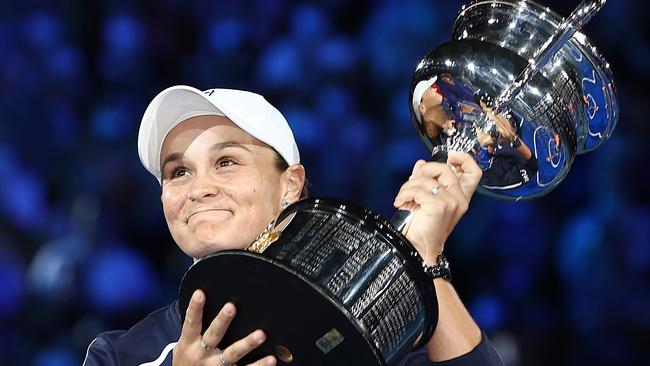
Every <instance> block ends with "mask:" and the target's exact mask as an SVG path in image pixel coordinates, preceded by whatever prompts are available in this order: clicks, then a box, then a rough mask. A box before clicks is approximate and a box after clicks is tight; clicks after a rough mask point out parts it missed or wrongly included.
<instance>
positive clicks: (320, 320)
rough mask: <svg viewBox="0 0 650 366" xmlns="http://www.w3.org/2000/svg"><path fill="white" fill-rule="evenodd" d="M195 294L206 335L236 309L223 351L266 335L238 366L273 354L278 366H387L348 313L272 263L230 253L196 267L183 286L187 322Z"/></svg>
mask: <svg viewBox="0 0 650 366" xmlns="http://www.w3.org/2000/svg"><path fill="white" fill-rule="evenodd" d="M196 289H201V290H203V291H204V293H205V295H206V302H205V306H204V309H203V328H202V332H204V331H205V330H206V329H207V328H208V326H209V325H210V323H211V322H212V320H213V319H214V317H215V316H216V315H217V313H218V312H219V311H220V310H221V308H222V307H223V305H224V304H225V303H226V302H228V301H230V302H232V303H234V304H235V306H236V307H237V315H236V316H235V318H234V319H233V321H232V323H231V325H230V327H229V328H228V331H227V332H226V335H225V337H224V338H223V340H222V341H221V343H220V344H219V346H220V347H226V346H228V345H230V344H232V343H233V342H235V341H237V340H239V339H242V338H244V337H245V336H247V335H248V334H249V333H251V332H252V331H254V330H255V329H262V330H264V332H265V333H266V335H267V340H266V342H264V343H263V344H262V345H261V346H260V347H258V348H256V349H255V350H253V351H252V352H251V353H249V354H248V355H246V356H245V357H243V358H242V359H241V360H238V361H237V363H238V364H241V365H244V364H248V363H252V362H255V361H256V360H258V359H260V358H263V357H265V356H267V355H271V354H272V355H275V357H276V359H277V360H278V365H283V364H287V365H296V366H299V365H310V366H317V365H382V366H385V365H386V362H385V361H384V360H383V358H382V356H381V355H380V354H378V352H377V351H376V348H375V347H373V345H371V344H370V343H369V341H368V340H369V339H371V338H370V337H369V336H368V335H367V334H364V333H365V332H364V330H363V329H362V328H361V327H360V325H359V324H357V323H356V320H354V318H353V316H351V315H350V314H349V312H348V311H347V310H346V309H345V308H342V307H341V306H339V305H337V304H336V303H335V302H333V301H331V300H330V298H329V297H328V294H326V293H324V291H323V290H322V289H319V288H317V287H315V286H313V285H311V284H310V283H309V281H308V280H306V279H305V278H304V277H303V276H302V275H300V274H299V273H297V272H296V271H295V270H294V269H292V268H289V267H287V266H286V265H283V264H282V263H279V262H276V261H274V260H273V259H270V258H266V257H264V256H262V255H259V254H255V253H250V252H245V251H233V250H231V251H223V252H219V253H217V254H215V255H213V256H211V257H208V258H205V259H203V260H201V261H199V262H197V263H196V264H195V265H194V266H192V268H191V269H190V270H189V271H188V272H187V273H186V274H185V277H184V278H183V281H182V283H181V288H180V296H179V297H180V303H179V306H180V310H181V319H182V320H183V321H184V320H185V309H187V305H188V304H189V300H190V298H191V296H192V293H193V292H194V291H195V290H196Z"/></svg>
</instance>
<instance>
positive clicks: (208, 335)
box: [203, 302, 237, 347]
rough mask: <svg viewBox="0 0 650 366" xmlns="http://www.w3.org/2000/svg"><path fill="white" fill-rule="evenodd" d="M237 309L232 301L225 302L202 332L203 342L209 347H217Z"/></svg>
mask: <svg viewBox="0 0 650 366" xmlns="http://www.w3.org/2000/svg"><path fill="white" fill-rule="evenodd" d="M236 311H237V309H236V308H235V305H234V304H233V303H230V302H228V303H226V304H225V305H224V306H223V308H221V310H220V311H219V313H218V314H217V316H215V317H214V319H212V322H211V323H210V326H209V327H208V329H206V331H205V333H204V334H203V342H204V343H205V344H207V345H208V346H210V347H217V346H218V345H219V342H221V340H222V339H223V336H224V334H226V330H228V327H229V326H230V322H231V321H232V320H233V318H234V317H235V313H236Z"/></svg>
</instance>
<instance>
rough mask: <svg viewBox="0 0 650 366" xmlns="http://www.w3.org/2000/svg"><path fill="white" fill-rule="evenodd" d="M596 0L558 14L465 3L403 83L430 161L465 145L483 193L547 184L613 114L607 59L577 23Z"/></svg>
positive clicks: (518, 193)
mask: <svg viewBox="0 0 650 366" xmlns="http://www.w3.org/2000/svg"><path fill="white" fill-rule="evenodd" d="M604 4H605V0H584V1H583V2H582V3H581V4H580V5H579V6H578V7H577V8H576V9H575V10H574V11H573V12H572V13H571V15H570V16H569V17H568V18H566V19H563V18H562V17H560V16H559V15H558V14H557V13H555V12H553V11H552V10H551V9H549V8H547V7H543V6H540V5H538V4H536V3H534V2H531V1H513V0H498V1H496V0H490V1H485V0H483V1H481V0H477V1H472V2H471V3H469V4H468V5H465V6H463V7H462V9H461V11H460V14H459V15H458V18H457V19H456V22H455V24H454V28H453V33H452V41H450V42H449V43H446V44H443V45H441V46H438V47H436V48H435V49H433V50H432V51H431V52H429V53H428V54H427V55H426V56H425V57H424V58H423V59H422V61H420V63H419V64H418V65H417V68H416V70H415V73H414V75H413V82H412V85H411V94H410V100H409V101H410V108H411V115H412V120H413V122H414V124H415V127H416V129H417V131H418V133H419V134H420V137H421V139H422V141H423V142H424V144H425V146H426V148H427V149H428V150H429V152H430V153H431V156H432V158H433V160H439V161H443V160H445V158H446V153H447V152H448V151H463V152H469V153H470V154H472V155H473V156H474V157H475V159H476V161H477V162H478V163H479V165H480V166H481V168H482V169H483V178H482V180H481V183H480V187H479V191H480V192H482V193H486V194H488V195H491V196H496V197H499V198H504V199H509V200H522V199H532V198H536V197H539V196H542V195H544V194H547V193H548V192H550V191H551V190H553V189H554V188H555V187H556V186H557V185H558V184H559V183H560V182H561V181H562V180H563V179H564V178H565V177H566V175H567V173H568V171H569V169H570V167H571V164H572V163H573V159H574V157H575V155H577V154H583V153H586V152H589V151H592V150H594V149H595V148H597V147H599V146H600V145H601V144H602V143H603V142H604V141H605V140H607V139H608V138H609V137H610V136H611V134H612V132H613V130H614V127H615V126H616V121H617V119H618V102H617V96H616V88H615V86H614V81H613V77H612V72H611V70H610V67H609V64H608V63H607V62H606V61H605V59H604V58H603V57H602V56H601V54H600V53H599V52H598V50H597V49H596V47H595V46H594V45H593V44H592V43H591V42H590V41H589V39H588V38H587V37H586V36H585V35H584V34H583V33H580V32H579V30H580V29H581V27H582V26H583V25H584V24H585V23H587V22H588V21H589V20H590V19H591V17H592V16H593V15H594V14H595V13H596V12H597V11H598V10H600V8H601V7H602V6H603V5H604Z"/></svg>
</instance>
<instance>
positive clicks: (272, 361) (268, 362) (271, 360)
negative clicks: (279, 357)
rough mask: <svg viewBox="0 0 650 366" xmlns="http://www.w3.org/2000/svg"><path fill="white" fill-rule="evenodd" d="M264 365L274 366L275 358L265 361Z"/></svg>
mask: <svg viewBox="0 0 650 366" xmlns="http://www.w3.org/2000/svg"><path fill="white" fill-rule="evenodd" d="M266 364H267V365H268V366H273V365H275V357H271V358H269V359H268V360H266Z"/></svg>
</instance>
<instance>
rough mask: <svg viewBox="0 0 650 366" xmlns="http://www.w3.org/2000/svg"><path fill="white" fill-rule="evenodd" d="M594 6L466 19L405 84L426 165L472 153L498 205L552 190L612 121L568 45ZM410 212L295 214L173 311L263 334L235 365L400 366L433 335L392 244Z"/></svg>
mask: <svg viewBox="0 0 650 366" xmlns="http://www.w3.org/2000/svg"><path fill="white" fill-rule="evenodd" d="M603 4H604V1H600V2H596V1H584V2H583V3H582V4H581V5H580V7H579V8H578V9H577V10H576V11H574V12H573V13H572V15H571V16H570V17H569V18H568V19H566V20H562V19H561V18H560V17H559V16H557V15H556V14H555V13H553V12H552V11H550V10H549V9H548V8H542V7H540V6H539V5H536V4H534V3H532V2H528V1H520V2H514V1H504V0H498V1H497V0H492V1H475V2H473V3H471V4H470V5H468V6H465V7H463V10H462V11H461V13H460V15H459V17H458V19H457V20H456V24H455V26H454V33H453V34H454V40H453V41H451V42H449V43H447V44H445V45H442V46H440V47H437V48H436V49H434V50H433V51H431V52H430V53H429V54H427V55H426V57H425V58H424V59H423V60H422V61H421V62H420V64H419V65H418V67H417V69H416V71H415V75H414V78H413V85H412V92H411V96H410V98H411V99H410V105H411V111H412V116H413V121H414V123H415V126H416V127H417V130H418V131H419V133H420V136H421V137H422V140H423V141H424V143H425V145H426V147H427V148H428V149H429V151H430V152H431V154H432V158H433V159H434V160H443V159H444V157H445V155H446V154H447V152H449V151H465V152H470V153H472V154H473V155H474V156H475V157H476V160H477V161H478V162H479V164H480V165H481V166H482V167H483V169H484V175H483V181H482V182H481V190H482V191H484V192H486V193H489V194H491V195H495V196H498V197H504V198H509V199H525V198H533V197H537V196H541V195H543V194H545V193H547V192H549V191H550V190H551V189H553V188H554V187H555V186H557V184H558V183H559V182H560V181H561V180H562V179H563V178H564V177H565V176H566V174H567V172H568V170H569V168H570V166H571V163H572V161H573V157H574V156H575V154H577V153H584V152H587V151H591V150H593V149H595V148H596V147H598V146H599V145H600V144H601V143H602V142H603V141H604V140H606V139H607V138H608V137H609V136H610V135H611V133H612V130H613V129H614V126H615V123H616V119H617V116H618V107H617V101H616V95H615V89H614V85H613V82H612V75H611V73H610V71H609V66H608V65H607V63H606V62H605V61H604V60H603V59H602V58H601V57H600V56H599V54H598V52H597V51H596V49H595V48H594V47H593V46H592V45H591V44H590V43H589V41H588V40H587V39H586V37H585V36H584V35H582V34H580V33H576V32H577V30H578V29H579V28H580V27H581V26H582V25H583V24H584V23H586V22H587V21H588V20H589V19H590V18H591V16H592V15H593V14H594V13H595V12H596V11H598V10H599V9H600V7H601V6H602V5H603ZM411 212H412V211H408V210H398V211H397V213H396V214H395V216H394V217H393V219H392V220H391V221H390V223H389V222H388V221H386V220H384V219H382V218H381V217H380V216H379V215H377V214H376V213H373V212H371V211H370V210H367V209H364V208H362V207H358V206H355V205H353V204H351V203H349V202H344V201H339V200H332V199H316V198H311V199H305V200H301V201H298V202H295V203H293V204H292V205H290V206H289V207H287V208H285V209H284V210H283V211H282V212H281V213H280V215H279V217H278V218H277V219H276V220H275V221H274V222H273V223H271V224H270V225H269V227H268V228H267V230H265V231H264V232H263V233H262V234H260V236H259V237H258V238H257V240H256V241H255V242H254V243H253V244H252V245H251V246H250V247H249V248H247V250H246V251H242V250H227V251H221V252H218V253H215V254H214V255H212V256H209V257H206V258H204V259H201V260H200V261H198V262H196V263H195V264H194V265H193V266H192V267H191V268H190V269H189V270H188V271H187V273H186V274H185V276H184V278H183V281H182V284H181V288H180V290H179V298H180V307H181V308H182V309H184V308H186V307H187V305H188V304H189V301H190V298H191V295H192V293H193V291H194V290H195V289H197V288H200V289H203V291H204V292H205V293H206V305H205V307H204V315H203V324H202V327H203V329H204V330H205V329H207V327H208V326H209V324H210V322H211V320H212V319H213V318H214V316H216V312H217V311H218V309H219V308H220V307H221V305H222V304H223V303H224V302H226V301H233V302H234V303H235V304H236V305H237V309H238V310H239V314H238V315H237V318H235V319H234V320H233V322H232V324H231V325H230V327H229V329H228V332H227V333H226V335H225V336H224V339H223V342H224V343H226V344H229V343H231V342H234V341H235V340H237V339H241V338H243V337H244V336H245V335H246V334H249V333H250V332H251V331H252V330H254V329H257V328H260V327H261V328H263V329H264V330H265V331H266V332H267V336H268V338H267V341H266V342H265V343H264V345H262V346H260V347H259V348H256V349H255V350H253V351H252V352H251V353H249V354H248V355H247V356H245V357H244V358H242V359H241V360H240V361H241V363H247V362H253V361H254V360H256V359H259V358H261V357H263V356H264V355H267V354H275V355H276V357H277V358H278V360H279V362H280V364H292V365H296V366H298V365H309V366H318V365H378V366H393V365H398V364H399V363H400V361H401V359H402V358H403V357H404V356H405V355H406V354H407V353H408V352H409V351H411V350H412V349H413V348H415V347H418V346H422V345H424V344H425V343H426V342H427V341H428V340H429V339H430V337H431V335H432V333H433V331H434V329H435V327H436V324H437V321H438V304H437V301H436V295H435V287H434V286H433V281H432V280H431V277H430V274H428V273H425V271H423V268H422V267H423V261H422V258H421V257H420V255H419V254H418V252H417V251H416V250H415V248H414V247H413V246H412V245H411V243H409V242H408V240H406V238H405V237H404V236H403V235H402V229H403V228H404V227H405V225H407V224H408V222H409V221H410V217H411V216H410V215H411ZM232 278H236V279H237V281H232V280H231V279H232ZM181 316H182V317H184V312H182V313H181Z"/></svg>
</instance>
